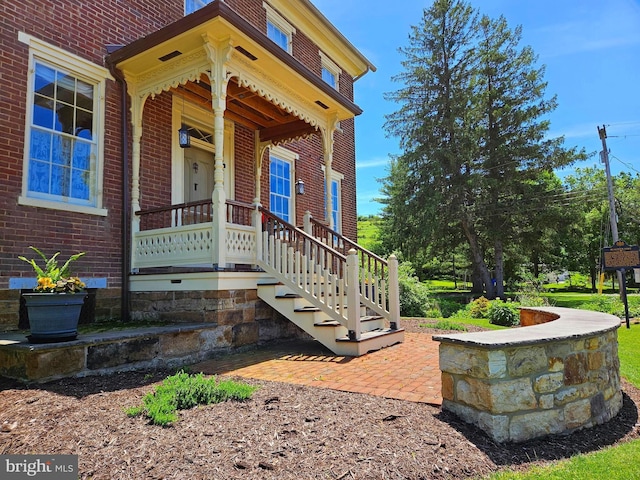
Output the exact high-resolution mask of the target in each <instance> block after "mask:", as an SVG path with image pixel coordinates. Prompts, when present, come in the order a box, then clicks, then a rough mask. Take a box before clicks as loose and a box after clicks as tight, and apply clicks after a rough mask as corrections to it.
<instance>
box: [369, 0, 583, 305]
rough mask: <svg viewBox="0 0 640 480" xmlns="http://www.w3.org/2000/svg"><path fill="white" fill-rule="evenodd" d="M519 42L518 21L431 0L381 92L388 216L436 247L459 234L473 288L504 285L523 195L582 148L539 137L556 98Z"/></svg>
mask: <svg viewBox="0 0 640 480" xmlns="http://www.w3.org/2000/svg"><path fill="white" fill-rule="evenodd" d="M520 41H521V29H520V28H519V27H518V28H517V29H515V30H513V31H512V30H510V29H509V28H508V26H507V23H506V20H505V19H504V18H503V17H500V18H499V19H497V20H492V19H490V18H488V17H486V16H483V17H481V18H480V17H479V14H478V13H477V12H476V11H474V10H473V9H472V8H471V7H470V6H469V5H468V4H467V3H465V2H464V1H461V0H435V1H434V3H433V5H432V7H431V8H430V9H428V10H425V12H424V14H423V18H422V22H421V24H420V25H419V26H417V27H412V29H411V34H410V35H409V46H408V47H406V48H401V49H400V53H401V54H403V55H404V58H405V60H404V61H403V63H402V66H403V68H404V71H403V72H402V73H401V74H400V75H398V76H397V77H394V80H395V81H398V82H400V83H402V84H403V85H402V87H401V88H400V89H399V90H398V91H396V92H394V93H390V94H388V95H387V98H388V99H390V100H393V101H394V102H396V103H397V104H398V105H399V106H400V108H399V109H398V110H397V111H396V112H395V113H393V114H391V115H389V116H388V117H387V123H386V129H387V131H388V133H389V134H390V135H394V136H397V137H398V138H399V139H400V146H401V148H402V150H403V154H402V155H400V156H399V157H398V158H397V159H396V160H395V163H394V165H392V168H391V170H390V171H389V176H388V177H387V178H385V179H384V180H383V190H382V191H383V193H384V194H386V195H387V200H386V201H385V208H384V217H385V219H386V220H389V219H391V218H393V219H394V220H393V222H394V224H395V228H394V231H395V232H396V234H398V233H399V232H402V231H403V228H402V226H405V225H407V224H406V223H405V222H407V221H408V220H410V221H412V222H414V224H413V225H412V226H411V229H413V230H414V235H415V236H416V238H415V239H414V240H413V243H415V244H422V245H425V244H427V243H429V244H432V245H433V244H434V243H435V244H437V245H439V246H440V248H442V249H444V248H446V242H447V241H455V240H458V239H459V238H460V236H461V235H462V236H463V238H464V239H465V241H466V242H467V244H468V247H469V252H470V261H471V264H472V270H473V272H474V289H475V290H476V291H479V290H484V291H485V292H486V294H487V296H488V297H490V298H493V297H495V296H502V295H503V293H504V290H503V284H504V281H503V280H504V273H503V272H504V262H505V260H504V254H505V245H510V244H512V243H514V242H518V241H519V240H520V239H521V237H520V236H519V233H520V232H521V231H522V228H521V225H522V223H523V222H526V221H528V220H530V219H531V212H530V210H528V209H527V206H528V204H529V200H528V198H527V197H528V196H529V195H531V194H532V193H534V192H535V191H536V188H534V187H535V185H539V184H544V183H545V181H546V177H545V176H548V175H549V174H550V173H551V172H552V171H553V169H554V168H557V167H560V166H564V165H567V164H569V163H571V162H573V161H575V160H576V159H578V158H582V156H583V154H582V153H580V154H578V153H576V152H575V150H566V149H564V148H563V147H562V143H563V139H562V138H558V139H547V138H546V137H545V135H546V133H547V131H548V129H549V122H548V120H546V115H547V114H548V113H549V112H551V111H553V109H554V108H555V107H556V100H555V98H551V99H548V100H547V99H546V98H545V90H546V86H547V85H546V83H545V82H544V81H543V75H544V69H543V68H540V67H536V66H535V62H536V61H537V58H536V56H535V55H534V53H533V51H532V49H531V48H530V47H524V48H522V47H520V46H519V44H520ZM395 195H398V196H399V197H398V198H395V197H394V196H395ZM450 243H451V242H450ZM443 251H444V250H443ZM489 264H492V266H493V268H494V273H495V276H494V275H492V274H491V273H490V269H489Z"/></svg>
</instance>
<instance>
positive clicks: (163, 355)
mask: <svg viewBox="0 0 640 480" xmlns="http://www.w3.org/2000/svg"><path fill="white" fill-rule="evenodd" d="M251 340H254V338H253V335H252V334H250V333H249V334H247V332H246V331H244V329H243V328H240V329H236V328H234V327H231V326H215V325H202V324H200V325H181V326H167V327H146V328H136V329H131V330H122V331H113V332H102V333H96V334H85V335H79V336H78V339H77V340H73V341H68V342H60V343H52V344H30V343H28V342H27V341H26V338H25V337H24V335H20V334H17V333H14V334H5V335H3V336H2V338H1V339H0V375H1V376H5V377H9V378H16V379H19V380H22V381H25V382H34V381H35V382H43V381H48V380H53V379H56V378H62V377H72V376H87V375H97V374H106V373H111V372H116V371H127V370H136V369H144V368H159V367H179V366H182V365H188V364H191V363H195V362H198V361H201V360H205V359H209V358H212V356H214V355H215V354H216V353H222V352H228V351H231V350H232V349H235V348H237V347H242V346H246V345H248V344H250V343H251V342H250V341H251Z"/></svg>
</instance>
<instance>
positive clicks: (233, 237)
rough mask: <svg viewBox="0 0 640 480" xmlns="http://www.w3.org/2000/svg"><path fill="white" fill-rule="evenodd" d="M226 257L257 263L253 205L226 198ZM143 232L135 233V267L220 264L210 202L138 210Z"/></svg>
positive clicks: (227, 260)
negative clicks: (216, 255)
mask: <svg viewBox="0 0 640 480" xmlns="http://www.w3.org/2000/svg"><path fill="white" fill-rule="evenodd" d="M226 209H227V214H226V217H227V222H226V225H225V228H226V235H225V238H224V243H225V252H226V256H225V260H226V262H229V263H241V264H249V265H255V263H256V233H255V228H254V227H253V226H252V220H251V219H252V214H253V211H254V209H253V207H251V206H250V205H245V204H243V203H240V202H234V201H227V204H226ZM137 215H138V216H139V218H140V229H141V231H138V232H134V234H133V258H132V268H153V267H169V266H170V267H189V266H202V265H217V264H219V262H218V259H217V258H214V257H215V249H214V248H213V247H214V242H215V241H216V239H217V237H216V231H215V226H214V223H213V208H212V205H211V202H210V201H205V202H192V203H184V204H179V205H171V206H170V207H163V208H155V209H149V210H143V211H140V212H137Z"/></svg>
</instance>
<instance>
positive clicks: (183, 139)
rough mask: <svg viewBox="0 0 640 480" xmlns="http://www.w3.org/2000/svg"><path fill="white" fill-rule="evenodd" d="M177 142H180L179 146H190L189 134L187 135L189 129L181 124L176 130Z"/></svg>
mask: <svg viewBox="0 0 640 480" xmlns="http://www.w3.org/2000/svg"><path fill="white" fill-rule="evenodd" d="M178 142H180V147H181V148H189V147H191V135H189V129H188V128H187V126H186V125H182V127H181V128H180V130H178Z"/></svg>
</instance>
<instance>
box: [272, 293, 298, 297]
mask: <svg viewBox="0 0 640 480" xmlns="http://www.w3.org/2000/svg"><path fill="white" fill-rule="evenodd" d="M276 298H302V296H301V295H298V294H297V293H285V294H284V295H276Z"/></svg>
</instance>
